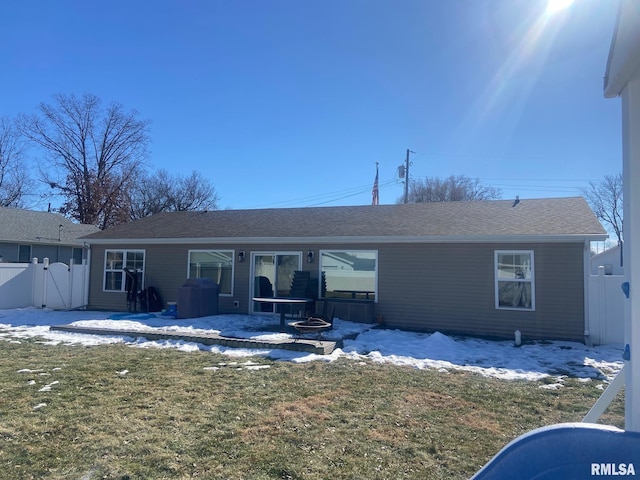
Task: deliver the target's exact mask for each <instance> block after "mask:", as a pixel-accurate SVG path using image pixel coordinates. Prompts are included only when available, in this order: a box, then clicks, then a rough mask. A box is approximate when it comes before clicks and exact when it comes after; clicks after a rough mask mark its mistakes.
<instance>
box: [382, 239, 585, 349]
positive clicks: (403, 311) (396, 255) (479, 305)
mask: <svg viewBox="0 0 640 480" xmlns="http://www.w3.org/2000/svg"><path fill="white" fill-rule="evenodd" d="M496 250H532V251H533V252H534V258H535V288H536V293H535V295H536V309H535V311H517V310H501V309H496V308H495V278H494V252H495V251H496ZM378 261H379V273H378V278H379V280H378V287H379V302H378V309H377V313H378V314H382V315H383V316H384V321H385V323H386V324H387V325H389V326H392V327H397V328H407V329H415V330H426V331H441V332H446V333H465V334H472V335H482V336H495V337H503V338H513V332H514V331H515V330H520V331H521V332H522V335H523V338H536V339H540V338H556V339H570V340H581V339H582V338H583V332H584V294H583V291H584V290H583V289H584V280H583V278H584V276H583V269H584V263H583V244H567V243H563V244H517V245H513V244H438V245H436V244H428V245H395V246H385V247H384V249H383V250H382V251H381V252H380V254H379V260H378ZM403 278H404V279H406V281H403V280H402V279H403Z"/></svg>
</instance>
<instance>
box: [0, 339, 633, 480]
mask: <svg viewBox="0 0 640 480" xmlns="http://www.w3.org/2000/svg"><path fill="white" fill-rule="evenodd" d="M0 359H1V361H0V392H1V394H0V395H1V396H0V463H1V464H2V465H3V468H2V469H0V478H11V479H16V478H20V479H29V478H50V479H63V478H64V479H67V478H77V479H85V480H89V479H103V478H105V479H149V478H154V479H155V478H157V479H161V478H225V479H327V478H348V479H357V478H371V479H386V478H388V479H457V478H469V477H470V476H471V475H473V473H475V472H476V471H477V470H478V469H479V468H480V467H481V466H482V465H483V464H484V463H486V462H487V461H488V460H489V459H490V458H491V457H492V456H493V455H494V454H495V453H497V452H498V451H499V450H500V448H502V447H503V446H504V445H505V444H506V443H508V442H509V441H510V440H512V439H513V438H515V437H517V436H518V435H520V434H522V433H524V432H526V431H529V430H531V429H534V428H537V427H540V426H543V425H547V424H551V423H558V422H570V421H579V420H580V419H581V418H582V417H583V416H584V414H586V412H587V411H588V410H589V408H590V407H591V406H592V405H593V403H594V402H595V400H596V399H597V398H598V396H599V395H600V393H601V391H600V390H599V389H597V388H596V385H597V384H598V383H600V382H598V381H593V382H584V381H580V380H577V379H567V380H565V387H564V388H562V389H559V390H547V389H541V388H540V386H541V385H542V384H541V383H539V382H521V381H517V382H516V381H512V382H505V381H500V380H495V379H487V378H483V377H480V376H477V375H474V374H469V373H456V372H449V373H443V372H438V371H435V370H416V369H412V368H407V367H398V366H390V365H377V364H372V363H364V362H355V361H349V360H341V361H336V362H334V363H329V364H328V363H320V362H314V363H310V364H293V363H284V362H270V361H268V360H265V359H260V358H255V359H253V361H254V362H255V363H257V364H259V365H257V367H261V366H264V367H268V368H257V369H249V368H244V367H243V365H242V362H245V361H246V360H245V359H243V360H241V361H240V362H239V363H238V364H235V365H234V364H230V360H229V358H228V357H223V356H220V355H216V354H212V353H207V352H192V353H184V352H180V351H175V350H161V349H140V348H131V347H126V346H123V345H110V346H100V347H65V346H50V345H43V344H40V343H38V342H35V341H22V343H20V344H17V343H9V342H2V343H0ZM211 367H217V369H211ZM23 369H30V370H32V371H31V372H24V371H23V372H20V370H23ZM123 370H128V373H126V374H124V373H121V372H122V371H123ZM55 382H57V383H55ZM46 386H49V388H50V390H49V391H46V390H47V389H46V388H45V391H39V390H40V389H42V388H43V387H46ZM45 403H46V406H41V405H42V404H45ZM39 405H40V408H34V407H36V406H39ZM623 408H624V407H623V399H622V395H620V396H619V397H618V398H617V399H616V401H615V402H614V404H613V405H612V406H611V407H610V408H609V411H608V413H607V415H606V416H605V418H603V419H602V422H603V423H607V424H613V425H618V426H623V423H624V420H623V417H624V413H623Z"/></svg>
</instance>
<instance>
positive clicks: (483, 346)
mask: <svg viewBox="0 0 640 480" xmlns="http://www.w3.org/2000/svg"><path fill="white" fill-rule="evenodd" d="M63 324H73V325H78V326H85V327H93V328H107V329H120V330H144V331H150V332H151V331H155V332H163V333H167V332H174V333H190V334H197V333H203V332H207V333H218V334H220V335H223V336H230V337H239V338H252V339H261V340H268V339H276V338H291V335H289V334H287V333H274V332H273V327H274V326H276V325H277V324H278V318H277V317H275V316H250V315H216V316H210V317H202V318H195V319H175V318H173V317H164V316H161V315H159V314H158V315H155V316H150V315H146V314H141V315H137V316H134V315H123V314H117V313H114V312H93V311H69V312H60V311H53V310H46V309H38V308H32V307H31V308H23V309H11V310H0V339H4V340H6V341H10V342H19V341H20V339H21V338H40V339H41V341H42V342H43V343H47V344H51V345H57V344H65V345H86V346H91V345H99V344H107V343H124V344H127V345H131V346H135V347H142V348H176V349H180V350H183V351H187V352H188V351H195V350H206V351H212V352H216V353H221V354H224V355H226V356H229V357H232V358H244V357H251V356H263V357H268V358H271V359H274V360H282V361H291V362H310V361H326V362H331V361H334V360H336V359H338V358H349V359H353V360H355V361H372V362H379V363H390V364H395V365H405V366H411V367H414V368H425V369H426V368H432V369H438V370H441V371H449V370H465V371H470V372H476V373H478V374H481V375H484V376H490V377H496V378H500V379H507V380H540V379H542V378H545V377H548V376H554V377H558V381H557V382H556V383H552V384H546V385H543V386H544V387H545V388H560V387H561V386H562V378H563V377H577V378H582V379H585V380H589V379H600V380H606V381H609V380H611V379H612V378H613V377H614V376H615V374H617V373H618V372H619V371H620V369H621V368H622V365H623V361H622V345H606V346H598V347H587V346H585V345H584V344H582V343H577V342H559V341H557V342H533V343H524V344H523V345H521V346H519V347H516V346H515V345H514V343H513V341H489V340H482V339H477V338H468V337H464V338H463V337H451V336H447V335H443V334H441V333H439V332H436V333H433V334H424V333H414V332H405V331H400V330H389V329H376V328H371V327H372V325H368V324H361V323H353V322H346V321H342V320H340V319H336V320H335V322H334V328H333V330H332V331H329V332H326V333H325V334H324V335H323V337H322V338H323V339H324V340H331V339H335V338H344V337H347V336H352V337H355V339H353V340H345V341H344V345H343V348H342V349H336V350H335V351H334V352H333V353H331V354H330V355H317V354H309V353H304V352H293V351H290V350H279V349H275V348H274V349H256V350H251V349H240V348H229V347H223V346H220V345H211V346H205V345H202V344H195V343H190V342H185V341H181V340H165V341H147V340H145V339H144V338H141V337H138V338H136V339H133V338H131V337H124V336H102V335H85V334H77V333H67V332H61V331H53V330H50V328H49V327H50V326H51V325H63ZM311 338H315V336H311ZM234 365H235V364H234ZM251 366H252V365H251V364H250V363H249V364H246V363H245V366H244V368H247V369H251V368H249V367H251ZM216 368H217V367H216ZM254 369H257V368H254ZM126 373H127V372H126V371H123V372H120V374H122V375H126ZM52 386H53V385H51V386H50V387H52Z"/></svg>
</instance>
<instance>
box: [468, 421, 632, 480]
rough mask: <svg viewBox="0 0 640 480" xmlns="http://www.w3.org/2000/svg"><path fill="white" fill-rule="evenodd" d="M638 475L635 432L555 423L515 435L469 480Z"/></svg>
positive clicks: (548, 479)
mask: <svg viewBox="0 0 640 480" xmlns="http://www.w3.org/2000/svg"><path fill="white" fill-rule="evenodd" d="M620 475H623V476H626V475H631V476H633V475H640V433H639V432H627V431H625V430H620V429H619V428H616V427H611V426H606V425H595V424H590V423H561V424H557V425H550V426H548V427H543V428H539V429H536V430H532V431H531V432H529V433H526V434H524V435H522V436H521V437H518V438H516V439H515V440H513V441H512V442H511V443H509V444H508V445H507V446H506V447H504V448H503V449H502V450H501V451H500V452H499V453H498V454H497V455H496V456H495V457H493V459H491V460H490V461H489V463H487V464H486V465H485V466H484V467H483V468H482V469H481V470H480V471H479V472H478V473H476V474H475V475H474V476H473V477H472V480H489V479H490V480H502V479H505V480H506V479H509V480H511V479H514V478H518V479H536V480H543V479H544V480H555V479H558V480H567V479H569V478H592V477H598V476H605V477H610V476H620Z"/></svg>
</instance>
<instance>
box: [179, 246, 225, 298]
mask: <svg viewBox="0 0 640 480" xmlns="http://www.w3.org/2000/svg"><path fill="white" fill-rule="evenodd" d="M191 252H231V293H222V292H220V293H219V295H220V296H221V297H233V292H234V289H235V284H236V251H235V250H234V249H232V248H198V249H192V250H189V251H188V252H187V278H191V277H190V275H191Z"/></svg>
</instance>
